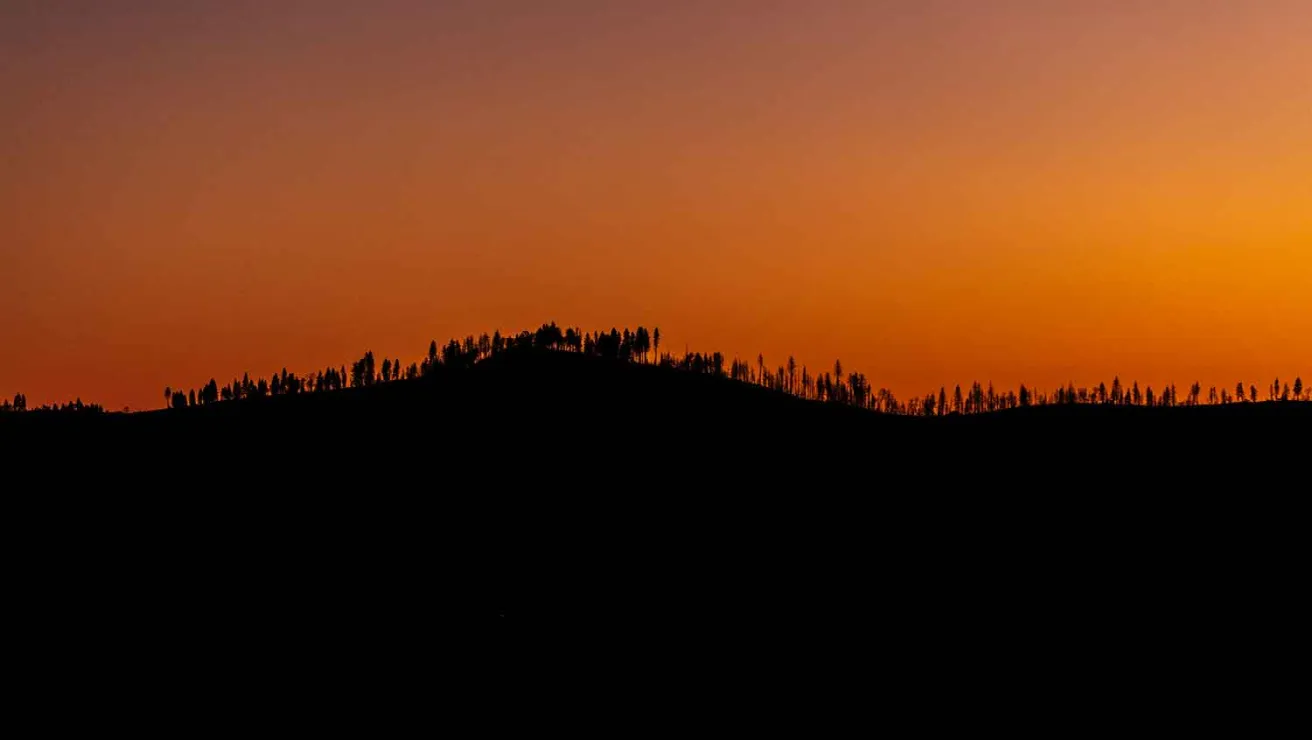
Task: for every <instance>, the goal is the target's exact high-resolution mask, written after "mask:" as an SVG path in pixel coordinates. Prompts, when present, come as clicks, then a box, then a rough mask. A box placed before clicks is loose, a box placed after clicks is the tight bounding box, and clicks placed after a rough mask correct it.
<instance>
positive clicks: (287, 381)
mask: <svg viewBox="0 0 1312 740" xmlns="http://www.w3.org/2000/svg"><path fill="white" fill-rule="evenodd" d="M660 342H661V331H660V329H659V328H656V329H653V330H651V331H648V329H647V328H646V327H643V326H639V327H638V328H637V329H635V330H632V331H630V330H629V329H627V328H626V329H623V330H620V329H611V330H610V331H593V332H584V331H582V330H581V329H579V328H578V327H567V328H564V329H562V328H561V327H559V326H557V325H556V324H555V323H554V322H552V323H550V324H543V325H542V326H541V327H539V328H538V329H537V330H536V331H522V332H519V333H518V334H509V335H503V334H501V332H500V331H496V332H493V333H492V334H486V333H485V334H481V335H479V336H477V337H475V336H474V335H469V336H466V337H465V338H464V339H451V340H448V341H447V342H446V344H438V342H437V341H436V340H434V341H433V342H431V343H430V344H429V345H428V352H427V354H425V355H424V357H423V358H422V359H421V360H420V361H419V362H413V363H410V364H409V365H404V364H403V363H402V362H401V361H400V360H397V359H384V360H383V361H382V363H381V364H379V363H378V361H377V360H376V358H375V357H374V354H373V352H366V353H365V354H364V356H363V357H361V358H360V359H358V360H356V361H355V362H353V363H351V365H350V366H349V368H348V367H347V366H345V365H342V366H340V367H337V368H332V367H329V368H325V369H324V370H321V371H317V372H315V373H311V374H307V375H305V376H304V377H300V376H297V375H296V374H294V373H288V372H287V370H286V369H283V370H282V371H281V372H279V373H275V374H273V375H272V376H271V377H270V379H268V380H266V379H264V378H259V379H256V380H254V381H252V380H251V379H250V377H249V376H243V377H242V378H241V380H235V379H234V380H233V381H232V382H231V383H229V384H228V385H225V386H222V387H219V386H218V384H217V383H216V382H215V381H214V380H213V379H211V380H210V381H209V383H208V384H206V385H205V386H203V387H202V388H201V389H200V390H199V391H194V390H193V391H188V392H183V391H175V390H173V389H172V388H166V389H165V391H164V394H165V398H166V399H167V400H168V402H169V405H171V406H173V407H175V408H185V407H187V406H194V405H198V404H199V405H205V404H209V403H215V402H218V401H229V400H240V399H243V398H262V397H264V396H269V395H274V396H277V395H288V394H297V393H319V392H327V391H335V390H340V389H342V388H348V387H350V388H354V387H368V386H372V385H376V384H378V383H390V382H394V381H398V380H413V379H417V378H422V377H426V376H430V375H432V374H434V373H436V372H438V371H439V370H441V369H443V368H446V369H462V368H469V367H473V366H474V365H476V364H477V363H479V362H482V361H484V360H486V359H489V358H492V357H496V356H497V355H500V354H502V353H504V352H507V351H511V350H524V349H540V350H550V351H561V352H576V353H581V354H585V355H591V356H595V357H604V358H609V359H612V360H617V361H620V362H633V363H638V364H644V365H645V364H656V365H659V366H662V367H666V368H672V369H675V370H679V371H683V372H691V373H698V374H705V375H713V376H719V377H726V378H729V379H732V380H737V381H740V382H744V383H751V384H754V385H759V386H762V387H765V388H769V389H771V390H774V391H778V392H781V393H787V394H789V395H793V396H797V397H799V398H805V399H808V400H812V401H821V402H826V403H841V404H847V405H850V406H856V407H859V408H864V409H870V410H872V411H878V412H882V413H887V414H901V415H908V416H945V415H949V414H980V413H988V412H993V411H1003V410H1006V409H1014V408H1023V407H1027V406H1051V405H1066V404H1101V405H1114V406H1155V407H1175V406H1198V405H1201V404H1204V403H1207V404H1228V403H1238V402H1256V401H1257V400H1258V398H1259V395H1258V390H1257V387H1256V386H1255V385H1249V386H1247V388H1245V386H1244V384H1243V383H1239V384H1237V385H1236V386H1235V389H1234V394H1233V395H1232V394H1231V393H1230V391H1229V389H1226V388H1221V389H1219V390H1218V389H1217V388H1215V387H1213V388H1209V389H1208V390H1207V392H1206V393H1205V394H1204V392H1203V389H1202V386H1201V385H1200V384H1198V383H1194V384H1193V385H1192V386H1190V387H1189V388H1187V389H1186V390H1185V392H1184V394H1183V395H1181V393H1180V391H1179V390H1178V389H1177V388H1176V386H1175V385H1169V386H1167V387H1165V388H1162V389H1161V390H1154V389H1153V387H1152V386H1144V387H1141V386H1140V384H1139V383H1138V381H1133V382H1131V383H1129V384H1128V385H1125V384H1122V382H1121V379H1120V378H1119V377H1117V378H1114V379H1112V382H1111V384H1110V385H1108V384H1106V383H1099V384H1098V386H1097V387H1094V388H1089V387H1078V388H1077V387H1076V386H1075V385H1074V384H1073V383H1071V384H1068V385H1067V386H1066V387H1064V388H1057V389H1056V390H1054V391H1050V392H1040V391H1036V390H1034V389H1031V388H1029V387H1027V386H1025V385H1021V386H1020V388H1018V389H1015V390H1007V391H1000V390H998V389H996V388H994V386H993V384H992V383H988V384H987V385H985V384H981V383H979V382H975V383H972V384H971V385H970V386H969V387H968V388H965V389H963V388H962V387H961V386H959V385H958V386H954V387H953V388H952V390H951V391H948V389H947V388H946V387H942V388H939V390H938V393H930V394H926V395H925V396H923V397H916V398H910V399H900V398H898V397H897V396H895V395H894V394H893V392H892V391H890V390H888V389H887V388H875V387H874V385H873V384H872V383H871V382H870V381H869V379H868V378H867V377H866V376H865V374H863V373H859V372H844V370H843V363H842V362H841V361H835V362H834V365H833V368H832V370H830V369H826V370H824V371H817V372H814V373H813V372H812V371H811V370H810V369H809V368H807V366H805V365H800V366H799V365H798V363H797V361H796V360H795V359H794V358H792V357H789V358H788V360H787V362H786V363H785V364H783V365H779V366H777V367H775V368H773V369H772V368H770V367H768V366H767V364H766V361H765V357H764V356H762V355H757V357H756V361H755V362H754V363H753V362H748V361H743V360H740V359H737V358H735V359H733V360H730V361H727V362H726V358H725V357H724V355H722V354H720V353H719V352H714V353H710V354H706V353H701V352H689V353H686V354H684V355H682V356H677V355H674V354H672V353H668V352H667V353H662V352H661V351H660ZM1304 391H1305V389H1304V387H1303V380H1302V378H1298V379H1296V380H1294V382H1293V385H1292V386H1291V385H1290V384H1288V383H1281V382H1280V381H1279V380H1278V379H1277V380H1275V381H1273V382H1272V383H1271V384H1270V385H1269V386H1268V387H1267V392H1266V396H1265V397H1266V399H1267V400H1286V401H1288V400H1303V399H1304V397H1305V396H1304ZM1309 395H1312V394H1309Z"/></svg>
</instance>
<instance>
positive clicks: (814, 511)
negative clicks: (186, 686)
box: [0, 355, 1312, 698]
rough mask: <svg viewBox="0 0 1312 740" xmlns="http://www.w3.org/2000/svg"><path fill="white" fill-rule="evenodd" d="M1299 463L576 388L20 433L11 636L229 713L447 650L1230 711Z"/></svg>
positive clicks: (1265, 647) (1240, 419)
mask: <svg viewBox="0 0 1312 740" xmlns="http://www.w3.org/2000/svg"><path fill="white" fill-rule="evenodd" d="M1310 432H1312V405H1309V404H1254V405H1240V406H1228V407H1211V408H1179V409H1166V410H1163V409H1142V408H1103V407H1071V408H1052V407H1049V408H1036V409H1021V410H1016V411H1012V412H1003V413H999V414H994V415H989V416H983V417H972V418H945V419H929V420H926V419H914V418H890V417H882V416H878V415H875V414H870V413H866V412H860V411H856V410H853V409H848V408H842V407H835V406H828V405H821V404H814V403H810V402H804V401H799V400H796V399H792V398H787V397H784V396H781V395H777V394H773V393H770V392H767V391H763V390H761V389H758V388H754V387H750V386H746V385H742V384H736V383H731V382H728V381H723V380H718V379H714V378H710V377H705V376H694V375H687V374H678V373H673V372H668V371H664V370H661V369H657V368H653V367H640V366H632V365H615V364H610V363H607V362H606V361H604V360H599V359H596V358H585V357H581V356H572V355H551V356H540V355H528V356H521V357H513V358H507V359H506V360H505V361H500V362H489V363H485V364H484V365H482V366H480V367H478V368H475V369H474V370H471V371H464V372H459V371H452V372H451V373H449V374H446V375H443V376H440V377H439V378H437V379H436V380H433V379H425V380H420V381H414V382H404V383H393V384H388V385H384V386H379V387H374V388H368V389H362V390H348V391H342V392H338V393H332V394H324V395H311V396H295V397H279V398H274V399H267V400H263V401H254V402H240V403H232V404H220V405H217V406H212V407H208V408H203V409H191V410H181V411H170V412H157V413H148V414H138V415H132V416H121V415H110V416H105V417H55V416H49V417H39V416H38V415H33V414H28V415H24V416H23V417H22V418H10V419H3V420H0V444H3V448H0V449H3V450H5V455H4V457H5V468H6V470H7V476H6V485H5V486H4V488H5V497H6V499H7V501H8V503H9V504H10V506H11V508H12V512H13V516H12V517H11V518H10V526H11V527H12V530H13V531H12V533H11V536H10V545H11V547H10V553H11V554H10V557H11V559H10V563H9V564H10V568H9V571H10V574H11V588H10V595H11V602H10V603H11V604H18V605H20V606H18V607H17V608H16V611H15V613H16V614H17V615H18V616H19V620H18V622H19V623H21V624H22V625H24V626H23V627H21V628H17V629H16V630H15V631H14V632H13V634H18V635H25V636H26V637H25V638H24V639H25V640H26V641H27V642H28V645H29V646H31V645H33V644H35V645H37V646H41V649H43V650H47V651H48V653H47V654H46V656H47V658H48V659H47V660H45V661H43V663H42V664H43V665H44V666H45V667H46V668H49V667H50V666H52V665H53V666H58V665H65V664H66V662H61V661H68V660H75V661H76V662H77V663H78V664H79V665H90V666H102V667H104V666H115V665H122V664H123V661H129V662H131V661H150V662H151V664H152V665H157V666H159V670H164V671H185V670H187V669H189V668H194V667H195V666H196V665H198V664H203V665H213V666H215V672H216V673H215V675H218V673H220V672H223V671H227V670H237V671H242V670H247V672H248V673H250V674H251V675H250V676H249V677H248V680H251V681H257V682H258V681H263V680H269V679H268V675H267V673H268V671H269V670H271V669H270V668H269V667H268V666H270V665H277V666H282V667H283V669H285V670H288V671H295V672H296V673H297V674H298V675H305V676H309V677H311V678H310V680H312V681H318V680H329V678H328V677H331V676H338V675H340V674H343V672H345V673H349V674H350V675H352V676H355V677H357V678H358V676H359V675H360V671H373V672H377V673H378V675H380V676H384V677H393V678H395V677H396V676H399V675H400V674H399V673H397V671H398V670H401V668H399V667H403V668H404V670H405V671H409V670H412V669H417V668H421V667H423V666H432V665H435V664H436V663H440V662H441V661H443V660H449V659H451V657H450V656H451V655H453V654H455V653H464V652H466V651H469V650H473V651H474V652H476V653H477V654H479V655H482V656H484V657H485V661H484V662H490V663H491V664H493V665H507V663H506V661H508V660H513V659H521V658H524V657H525V656H527V655H530V654H536V653H538V652H540V651H548V652H553V653H556V654H557V655H556V657H557V659H564V658H563V657H562V656H564V655H573V656H574V659H581V658H580V657H579V656H581V655H582V654H583V653H584V652H586V651H588V650H603V651H604V653H605V654H606V655H607V656H608V658H607V659H608V660H609V661H611V662H612V663H613V664H614V666H618V665H624V666H627V667H629V668H633V667H635V666H638V667H641V666H649V667H650V669H651V671H652V673H653V675H655V674H660V675H664V673H665V671H675V672H676V673H678V674H679V675H681V676H683V678H682V679H681V680H682V681H686V682H691V683H697V682H701V681H712V682H713V679H711V678H710V677H709V674H707V673H706V671H708V670H709V671H712V672H714V671H715V670H718V669H716V668H713V667H712V668H707V667H706V666H720V667H721V668H722V669H724V670H730V669H732V670H734V671H737V672H741V673H743V674H745V675H749V676H751V675H755V676H756V678H757V679H760V680H767V679H765V678H764V677H765V676H772V675H776V674H779V673H782V674H785V675H788V676H790V677H792V678H793V679H796V678H797V677H798V676H799V675H811V674H817V672H818V674H817V675H824V676H833V675H836V674H835V673H834V672H835V671H841V672H842V673H843V674H844V675H846V674H847V672H849V671H856V672H857V673H858V674H860V673H861V672H865V674H877V675H879V676H882V677H883V678H884V679H888V678H890V677H891V678H893V679H895V681H894V683H896V684H897V685H898V687H899V688H898V689H897V690H898V691H906V692H909V693H910V694H916V693H917V692H916V690H915V687H918V686H919V687H926V690H928V691H930V692H931V693H932V692H933V691H935V690H937V689H934V688H933V687H939V686H941V685H946V684H944V683H943V682H947V683H952V682H966V683H967V685H971V686H975V687H977V688H978V689H979V690H980V691H986V690H987V691H993V690H999V691H1001V690H1005V688H1006V687H1008V686H1016V687H1020V686H1021V685H1022V684H1021V683H1012V682H1022V681H1023V682H1024V685H1025V686H1028V687H1030V688H1027V689H1025V690H1026V691H1030V690H1033V691H1044V692H1051V691H1057V689H1058V687H1059V686H1061V685H1064V684H1062V682H1063V681H1071V680H1076V679H1078V680H1080V681H1091V682H1094V683H1099V682H1106V681H1112V682H1115V684H1116V685H1120V686H1131V685H1133V686H1140V685H1141V684H1143V682H1145V681H1148V682H1151V681H1150V679H1149V678H1148V677H1149V676H1153V675H1165V673H1164V672H1167V671H1169V672H1170V674H1171V675H1172V676H1176V677H1191V678H1188V680H1190V681H1193V680H1203V682H1204V683H1206V680H1210V679H1206V680H1204V679H1205V678H1206V677H1209V676H1215V677H1216V679H1217V680H1230V679H1233V677H1234V676H1235V675H1236V674H1235V673H1234V672H1233V671H1234V670H1237V668H1235V667H1236V666H1245V667H1246V668H1245V670H1249V671H1251V670H1253V669H1252V666H1253V665H1255V663H1254V661H1255V660H1257V659H1259V658H1261V659H1263V660H1264V659H1266V658H1269V657H1271V656H1272V655H1277V654H1279V653H1280V652H1281V651H1287V650H1289V649H1290V647H1289V643H1288V642H1287V641H1286V640H1287V635H1289V634H1291V632H1290V629H1291V627H1292V626H1294V625H1301V624H1304V623H1305V618H1306V616H1307V615H1306V607H1304V606H1303V605H1302V599H1303V594H1302V592H1303V591H1305V590H1306V589H1305V588H1304V586H1305V578H1304V576H1303V572H1304V569H1305V567H1306V565H1305V564H1306V562H1307V549H1308V547H1307V541H1308V537H1307V529H1308V524H1309V523H1308V518H1307V516H1306V513H1305V511H1306V507H1305V503H1304V502H1305V499H1306V497H1307V491H1308V489H1309V485H1308V476H1309V469H1310V464H1312V460H1310V458H1309V455H1308V452H1309V443H1312V434H1310ZM1300 630H1301V627H1300ZM61 656H62V657H61ZM442 656H446V657H442ZM256 665H258V666H261V668H260V669H259V670H253V669H252V666H256ZM220 667H221V668H220ZM243 667H244V668H243ZM91 670H95V668H92V669H91ZM371 675H372V674H371ZM1260 675H1265V674H1260ZM1227 677H1228V678H1227ZM1049 679H1051V680H1049ZM333 680H337V679H333ZM341 680H346V679H341ZM380 680H389V679H387V678H380ZM1163 680H1164V681H1165V679H1163ZM1177 680H1178V679H1174V678H1173V679H1171V680H1170V681H1165V683H1164V684H1162V686H1159V688H1160V689H1161V690H1162V691H1167V690H1168V689H1170V688H1171V686H1173V685H1175V684H1173V683H1172V682H1173V681H1177ZM330 682H331V681H330ZM407 685H409V686H411V688H413V684H407ZM847 686H848V688H849V689H850V688H852V687H853V684H847ZM871 690H872V691H873V690H874V689H871ZM1016 690H1017V691H1020V690H1021V689H1020V688H1017V689H1016ZM1127 690H1129V689H1127ZM1135 690H1136V691H1137V690H1138V689H1135ZM1060 693H1061V692H1060V691H1058V694H1060ZM1083 695H1084V696H1087V694H1083ZM922 698H923V696H922Z"/></svg>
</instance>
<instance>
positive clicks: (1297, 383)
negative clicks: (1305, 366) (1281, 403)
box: [1294, 375, 1303, 401]
mask: <svg viewBox="0 0 1312 740" xmlns="http://www.w3.org/2000/svg"><path fill="white" fill-rule="evenodd" d="M1294 400H1295V401H1301V400H1303V376H1301V375H1300V376H1298V377H1297V378H1294Z"/></svg>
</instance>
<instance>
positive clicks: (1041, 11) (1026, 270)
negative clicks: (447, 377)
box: [0, 0, 1312, 409]
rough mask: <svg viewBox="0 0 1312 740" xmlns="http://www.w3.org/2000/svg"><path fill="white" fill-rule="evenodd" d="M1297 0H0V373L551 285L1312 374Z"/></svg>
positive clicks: (805, 328) (197, 354)
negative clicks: (351, 0) (105, 0)
mask: <svg viewBox="0 0 1312 740" xmlns="http://www.w3.org/2000/svg"><path fill="white" fill-rule="evenodd" d="M1308 39H1312V3H1308V2H1305V1H1304V0H1248V1H1245V2H1240V1H1239V0H1233V1H1229V0H1227V1H1222V0H1141V1H1140V0H1062V1H1061V2H1052V1H1049V0H866V1H858V0H851V1H846V0H806V1H802V0H792V1H783V0H714V1H707V0H699V1H696V2H694V1H690V0H650V1H649V0H622V1H621V0H615V1H613V2H602V1H601V0H553V1H552V2H542V1H541V0H451V1H449V2H442V1H440V0H429V1H420V0H373V1H372V2H368V3H365V2H345V1H343V0H316V1H314V2H310V1H308V0H281V1H280V2H276V3H270V2H252V1H249V0H227V1H225V2H218V1H214V2H209V1H202V0H115V1H114V2H104V1H103V0H90V1H84V2H74V1H71V0H0V395H3V396H12V395H13V394H14V393H16V392H23V393H25V394H26V395H27V397H28V400H29V404H30V405H39V404H41V403H46V402H56V401H58V402H62V401H68V400H71V399H72V398H74V397H81V398H82V399H84V400H86V401H95V402H99V403H102V404H104V405H105V406H106V407H108V408H111V409H119V408H124V407H130V408H133V409H143V408H151V407H158V406H160V405H161V404H162V403H163V388H164V386H166V385H171V386H173V387H199V386H200V385H202V384H203V383H205V382H207V381H208V380H209V379H210V378H211V377H214V378H217V379H218V381H219V383H220V385H222V384H224V383H225V382H227V381H228V380H231V379H232V378H234V377H240V376H241V374H242V373H243V372H249V373H251V375H252V376H255V375H256V374H259V375H268V374H269V373H270V372H272V371H275V370H279V369H281V368H283V367H286V368H288V369H289V370H291V371H295V372H304V371H306V370H311V369H318V368H323V367H326V366H329V365H333V366H337V365H341V364H344V363H349V362H350V361H352V360H353V359H355V358H358V357H359V356H361V355H362V354H363V353H364V351H365V350H366V349H369V350H372V351H374V353H375V354H376V355H378V356H380V357H382V356H390V357H400V358H402V359H403V360H405V361H406V362H407V363H408V362H410V361H414V360H417V359H419V357H420V355H421V354H422V353H423V352H424V351H425V350H426V348H427V346H428V342H429V340H431V339H438V340H439V341H442V340H445V339H446V338H448V337H450V336H464V335H466V334H471V333H473V334H477V333H480V332H483V331H488V332H490V331H491V330H493V329H497V328H500V329H501V330H503V331H505V330H518V329H521V328H531V327H535V326H537V325H539V324H541V323H543V322H545V321H551V320H555V321H557V322H559V323H561V324H562V325H571V326H580V327H582V328H584V329H595V328H605V329H609V328H610V327H612V326H619V327H623V326H626V325H627V326H630V327H633V326H637V325H639V324H644V325H647V326H649V327H650V326H660V328H661V333H662V335H663V338H664V346H665V347H669V348H670V349H673V350H677V351H680V352H682V350H683V349H684V347H689V348H691V349H694V350H705V351H716V350H718V351H721V352H724V353H725V354H726V355H727V356H729V357H734V356H738V357H741V358H744V359H747V358H751V359H752V360H753V361H754V360H755V358H756V356H757V354H758V353H763V354H764V355H765V358H766V361H767V363H768V364H770V365H771V366H776V365H780V364H783V363H784V362H785V361H786V359H787V357H788V356H789V355H790V354H792V355H794V356H795V357H796V358H797V361H798V363H799V364H804V365H807V366H808V367H810V368H811V369H813V370H814V369H815V368H817V367H820V368H831V367H832V366H833V362H834V360H835V359H841V360H842V362H843V365H844V368H846V369H847V370H859V371H861V372H864V373H865V374H866V375H867V377H868V378H869V380H870V382H871V383H872V384H873V385H874V386H875V387H881V386H883V387H888V388H890V389H891V390H893V391H894V392H895V393H896V394H897V395H898V396H899V397H904V398H905V397H908V396H912V395H923V394H924V393H926V392H929V391H937V389H938V388H939V387H940V386H944V385H945V386H947V387H948V389H949V391H950V390H951V388H952V385H953V384H956V383H961V384H963V385H966V384H968V383H969V382H971V381H973V380H980V381H981V382H989V381H992V382H993V383H995V384H997V385H998V386H1000V387H1014V386H1016V385H1017V384H1019V383H1022V382H1023V383H1026V384H1028V385H1030V386H1031V387H1034V386H1039V387H1043V388H1050V387H1055V386H1058V385H1065V384H1066V383H1067V382H1074V383H1075V384H1076V385H1077V386H1080V385H1088V386H1093V385H1096V384H1097V383H1098V382H1099V381H1108V382H1109V383H1110V380H1111V378H1112V377H1113V376H1114V375H1119V376H1120V377H1121V379H1122V380H1123V381H1127V382H1128V381H1129V380H1131V379H1138V380H1139V381H1140V382H1141V383H1143V384H1152V385H1154V386H1156V387H1159V388H1160V386H1161V385H1162V384H1163V383H1167V382H1175V383H1177V384H1179V385H1180V386H1182V387H1183V386H1186V385H1187V384H1190V383H1192V382H1193V381H1195V380H1198V381H1201V382H1202V383H1203V385H1204V388H1206V387H1207V386H1208V385H1209V384H1210V385H1217V386H1219V387H1226V388H1233V387H1234V384H1235V382H1236V381H1239V380H1243V381H1244V382H1245V384H1248V383H1254V384H1256V385H1257V386H1258V388H1259V389H1265V388H1266V387H1267V385H1268V384H1269V383H1270V380H1271V379H1272V378H1273V377H1275V376H1277V375H1278V376H1280V377H1281V378H1282V379H1292V377H1294V376H1295V375H1300V374H1301V375H1302V376H1304V377H1305V378H1308V379H1312V44H1309V43H1308V42H1307V40H1308Z"/></svg>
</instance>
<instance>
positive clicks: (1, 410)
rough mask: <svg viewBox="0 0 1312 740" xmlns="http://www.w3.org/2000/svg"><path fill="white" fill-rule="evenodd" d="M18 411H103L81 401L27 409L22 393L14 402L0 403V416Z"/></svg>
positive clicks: (90, 412)
mask: <svg viewBox="0 0 1312 740" xmlns="http://www.w3.org/2000/svg"><path fill="white" fill-rule="evenodd" d="M19 411H31V412H33V413H64V414H69V413H87V414H103V413H105V409H104V408H103V407H101V406H100V405H99V404H94V403H82V399H80V398H79V399H77V400H76V401H70V402H68V403H64V404H51V403H48V404H45V405H42V406H35V407H30V408H29V407H28V405H27V396H25V395H23V394H22V393H19V394H16V395H15V396H14V400H12V401H10V400H9V399H5V400H3V401H0V414H5V413H14V412H19Z"/></svg>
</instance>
